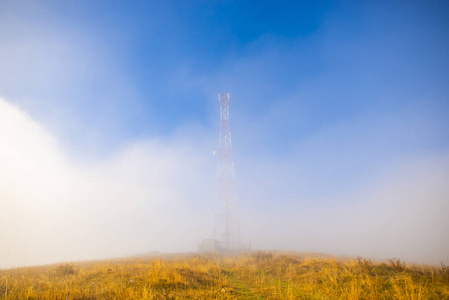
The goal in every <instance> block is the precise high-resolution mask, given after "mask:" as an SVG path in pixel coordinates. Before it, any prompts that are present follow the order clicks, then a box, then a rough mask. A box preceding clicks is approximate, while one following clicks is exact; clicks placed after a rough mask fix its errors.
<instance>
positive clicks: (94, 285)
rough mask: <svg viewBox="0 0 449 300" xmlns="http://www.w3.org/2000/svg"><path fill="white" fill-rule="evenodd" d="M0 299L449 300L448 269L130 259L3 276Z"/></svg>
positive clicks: (272, 259)
mask: <svg viewBox="0 0 449 300" xmlns="http://www.w3.org/2000/svg"><path fill="white" fill-rule="evenodd" d="M0 299H449V268H448V267H447V266H445V265H441V266H439V267H430V266H416V265H405V264H404V263H402V262H401V261H400V260H398V259H390V260H389V261H387V262H385V263H381V262H378V263H372V262H371V261H370V260H366V259H363V258H360V257H359V258H357V259H338V258H332V257H326V256H314V255H305V254H300V253H288V254H282V253H267V252H253V253H248V254H245V255H241V256H238V257H224V258H219V257H215V256H198V255H191V256H188V255H184V256H178V257H174V256H161V257H159V258H155V257H147V258H129V259H121V260H107V261H95V262H82V263H73V264H62V265H48V266H41V267H27V268H18V269H9V270H2V271H0Z"/></svg>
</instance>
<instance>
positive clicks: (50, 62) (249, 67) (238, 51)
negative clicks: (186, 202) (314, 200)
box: [0, 1, 449, 155]
mask: <svg viewBox="0 0 449 300" xmlns="http://www.w3.org/2000/svg"><path fill="white" fill-rule="evenodd" d="M2 7H3V8H2V11H3V12H2V14H3V15H4V18H2V19H3V22H2V23H3V25H2V28H3V30H2V35H3V40H4V42H5V43H6V42H9V41H11V42H13V43H15V44H16V45H17V47H20V46H19V45H20V44H21V43H23V42H24V41H26V40H29V38H30V37H34V38H35V39H36V40H37V41H36V44H37V45H36V46H39V48H40V49H39V51H37V53H36V52H34V51H32V50H30V53H26V54H24V53H10V54H9V57H7V56H4V58H3V60H4V65H5V64H6V68H4V70H5V71H4V72H5V73H6V72H8V71H10V72H11V73H13V74H15V76H21V77H23V79H20V81H21V84H20V88H19V87H18V83H17V81H18V80H15V82H16V83H15V84H8V80H4V82H3V84H2V86H0V88H1V92H2V94H3V95H4V96H10V97H11V98H13V99H15V100H14V101H15V102H17V103H18V104H20V105H22V106H24V107H25V108H26V109H27V110H29V111H31V113H32V114H33V115H35V116H37V118H41V119H43V120H44V122H50V121H48V119H50V120H55V119H57V120H58V122H57V123H58V125H57V126H58V127H62V128H61V129H60V130H61V133H60V135H62V136H66V137H67V138H66V141H65V142H67V143H68V144H70V147H76V148H77V149H78V148H79V147H80V148H79V149H78V150H80V151H82V150H83V147H84V146H83V144H89V142H90V141H83V139H84V138H83V135H80V133H79V130H78V128H77V127H78V126H77V124H78V123H83V124H86V126H88V127H93V128H94V129H95V130H96V131H98V135H100V136H102V138H103V139H104V142H105V143H106V144H107V145H109V146H111V147H112V148H115V147H116V146H117V145H119V144H120V143H122V142H123V141H124V140H125V141H126V140H130V139H134V138H136V137H140V136H155V135H156V136H158V135H167V134H170V133H172V132H173V131H175V130H176V129H177V128H179V127H182V126H184V125H185V124H190V123H195V124H198V125H200V126H204V127H211V126H216V122H214V121H215V118H216V114H215V113H216V111H217V107H216V106H217V105H216V102H215V98H216V94H217V93H218V92H217V91H221V90H227V91H229V92H230V93H231V94H232V96H233V97H234V99H235V100H236V101H235V103H234V105H233V109H234V111H236V112H240V111H241V112H242V115H241V116H240V118H241V119H242V122H244V119H245V118H247V119H250V118H257V116H265V117H266V116H267V115H268V114H269V111H270V109H272V108H273V107H276V106H277V105H278V104H277V103H282V105H284V106H285V107H288V111H290V112H292V113H290V114H288V115H287V116H283V117H281V116H273V118H277V119H280V118H279V117H281V118H282V119H284V120H283V121H282V122H280V124H279V123H278V121H277V120H275V122H272V123H274V124H271V126H272V127H273V128H270V131H271V132H269V133H268V136H267V137H268V140H266V141H267V142H268V143H266V144H265V145H264V147H269V148H271V149H270V150H271V151H273V152H277V151H278V150H280V149H281V150H282V149H285V147H287V149H288V147H289V146H290V144H291V142H292V141H296V140H298V139H300V138H301V137H303V136H304V135H307V134H311V133H313V132H315V131H316V130H319V129H320V128H323V127H325V126H328V125H329V124H333V123H336V122H339V121H341V120H345V119H350V118H354V117H357V116H359V115H361V114H370V113H373V112H374V113H376V112H378V113H379V114H382V113H388V112H391V113H395V112H396V111H397V110H400V109H401V108H406V107H407V106H412V105H417V106H419V105H420V104H422V105H423V106H425V107H426V108H428V109H432V108H433V109H434V110H435V111H439V112H440V113H441V112H442V111H447V89H446V88H445V87H446V86H447V83H448V82H447V81H448V79H447V78H448V76H447V75H448V74H447V72H448V71H447V70H448V69H449V68H448V61H449V60H448V54H447V53H449V51H448V42H447V38H445V37H446V34H445V32H446V30H447V28H448V21H447V19H448V18H447V14H448V10H447V4H445V3H444V2H435V1H434V2H418V1H411V2H410V1H407V2H395V3H387V2H378V1H376V2H372V3H365V4H362V3H353V2H350V1H320V2H319V3H318V2H317V3H315V2H310V1H302V2H301V1H299V2H296V3H290V2H282V1H281V2H275V3H269V2H266V3H264V2H260V1H245V2H244V3H240V2H237V1H189V2H187V1H184V2H179V1H178V2H177V1H149V2H134V3H133V4H128V3H127V4H125V3H119V2H113V3H110V2H106V1H105V2H101V1H98V2H96V3H95V4H92V3H89V2H68V3H64V4H61V3H57V2H51V1H49V2H44V3H41V4H36V3H25V2H22V3H14V2H8V1H6V2H4V3H3V5H2ZM9 24H10V25H9ZM58 44H59V45H58ZM12 61H14V62H16V63H17V64H16V65H14V63H12ZM39 63H42V65H38V64H39ZM20 64H23V65H20ZM25 64H26V65H25ZM34 65H35V66H34ZM40 71H43V72H42V74H41V73H40ZM10 72H8V73H10ZM31 74H32V75H31ZM14 79H15V78H14ZM11 80H12V79H11ZM5 81H6V82H5ZM31 97H32V98H33V99H35V98H39V99H38V100H37V101H36V100H24V99H25V98H31ZM425 98H431V99H425ZM30 102H33V103H30ZM434 113H435V114H437V112H429V114H434ZM440 118H441V119H443V116H440ZM46 120H47V121H46ZM239 121H240V120H235V122H239ZM270 121H273V120H270ZM73 123H74V124H73ZM50 126H52V125H50ZM235 135H236V136H238V132H236V133H235ZM265 138H266V137H265ZM73 140H76V142H73ZM271 140H272V142H271V143H269V142H270V141H271ZM85 142H86V143H85ZM446 142H447V139H446ZM80 145H81V146H80ZM86 147H88V146H86ZM108 148H110V147H108ZM279 148H280V149H279ZM103 151H107V150H106V149H102V150H101V152H100V155H102V154H103Z"/></svg>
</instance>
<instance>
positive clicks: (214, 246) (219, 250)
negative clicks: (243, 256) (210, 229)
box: [198, 239, 251, 255]
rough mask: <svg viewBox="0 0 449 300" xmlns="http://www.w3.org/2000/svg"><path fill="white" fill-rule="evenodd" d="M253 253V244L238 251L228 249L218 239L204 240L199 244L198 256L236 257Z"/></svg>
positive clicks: (243, 246)
mask: <svg viewBox="0 0 449 300" xmlns="http://www.w3.org/2000/svg"><path fill="white" fill-rule="evenodd" d="M247 251H251V244H248V245H241V246H240V247H239V248H238V249H228V248H226V247H225V245H223V243H220V242H219V241H218V240H216V239H204V240H202V241H201V242H200V243H198V254H218V255H235V254H240V253H243V252H247Z"/></svg>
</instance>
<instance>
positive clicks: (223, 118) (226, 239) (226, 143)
mask: <svg viewBox="0 0 449 300" xmlns="http://www.w3.org/2000/svg"><path fill="white" fill-rule="evenodd" d="M218 100H219V101H220V138H219V141H218V150H217V151H216V155H217V157H218V166H217V187H216V188H217V191H216V197H217V198H216V200H217V210H216V213H215V224H214V238H215V240H216V241H217V243H218V245H217V246H218V248H221V249H223V250H225V251H226V250H230V251H232V250H240V249H241V240H240V225H239V215H238V202H237V196H236V191H235V176H234V162H233V157H232V143H231V127H230V124H229V94H228V93H221V94H219V96H218Z"/></svg>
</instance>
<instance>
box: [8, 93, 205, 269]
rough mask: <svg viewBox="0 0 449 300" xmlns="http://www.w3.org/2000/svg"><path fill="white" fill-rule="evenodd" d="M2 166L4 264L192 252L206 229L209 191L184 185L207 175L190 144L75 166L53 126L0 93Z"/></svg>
mask: <svg viewBox="0 0 449 300" xmlns="http://www.w3.org/2000/svg"><path fill="white" fill-rule="evenodd" d="M192 161H193V162H194V163H192ZM0 165H1V166H2V168H1V169H0V244H1V245H2V247H0V257H2V259H1V260H0V267H9V266H15V265H24V264H39V263H46V262H51V261H61V260H69V259H70V260H73V259H85V258H94V257H108V256H119V255H126V254H134V253H140V252H146V251H151V250H162V251H177V250H178V251H188V250H194V249H195V246H196V244H195V243H196V242H197V241H198V240H199V239H200V238H201V237H202V236H204V235H207V234H208V233H209V230H208V228H207V225H209V223H210V222H208V220H207V219H205V218H198V215H201V214H204V212H203V210H207V209H209V207H207V204H206V205H201V202H202V201H204V200H206V201H207V200H208V199H205V197H207V194H205V193H197V195H196V197H197V198H196V199H195V198H194V197H193V194H192V193H193V191H190V192H185V191H184V190H181V188H182V187H183V186H188V185H190V184H193V183H194V184H198V183H199V182H201V180H202V177H203V176H204V175H206V176H207V174H204V170H205V167H204V164H202V163H201V160H200V159H199V155H198V153H196V152H195V149H193V148H192V147H189V145H186V144H182V143H172V144H169V143H167V142H163V141H140V142H135V143H133V144H131V145H129V146H128V147H126V148H125V149H122V150H121V151H118V152H116V153H115V154H114V155H112V156H111V157H109V158H107V159H104V160H102V161H98V162H96V163H93V164H90V165H75V164H74V163H73V162H71V161H70V159H68V158H67V157H65V156H64V153H63V152H62V151H61V150H60V149H59V147H58V144H57V141H56V140H55V138H54V137H53V136H52V135H51V134H49V133H48V132H47V131H46V130H45V129H44V128H42V127H41V126H40V125H39V124H38V123H36V122H35V121H33V120H32V119H31V118H30V117H29V116H27V114H26V113H24V112H23V111H21V110H20V109H18V108H17V107H14V106H12V105H10V104H9V103H7V102H6V101H5V100H3V99H0ZM211 173H212V174H213V172H211ZM205 190H207V188H206V189H205ZM198 197H199V199H198ZM201 197H203V198H201ZM189 205H193V206H195V207H196V208H197V209H196V211H189V210H188V207H189ZM200 206H203V207H204V206H206V207H205V208H204V209H198V207H200ZM186 212H188V213H186ZM209 215H212V213H211V212H210V213H209ZM192 226H193V227H194V228H193V227H192Z"/></svg>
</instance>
